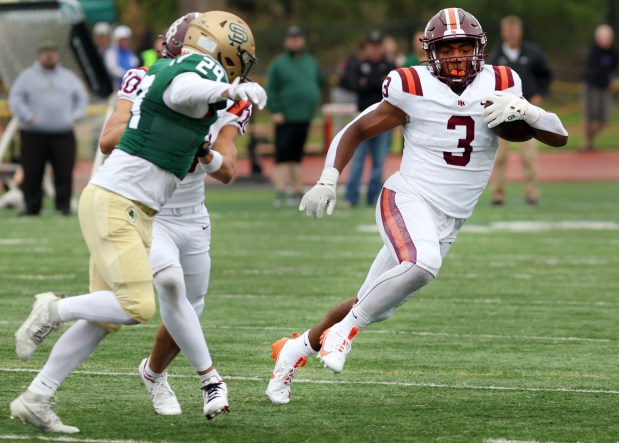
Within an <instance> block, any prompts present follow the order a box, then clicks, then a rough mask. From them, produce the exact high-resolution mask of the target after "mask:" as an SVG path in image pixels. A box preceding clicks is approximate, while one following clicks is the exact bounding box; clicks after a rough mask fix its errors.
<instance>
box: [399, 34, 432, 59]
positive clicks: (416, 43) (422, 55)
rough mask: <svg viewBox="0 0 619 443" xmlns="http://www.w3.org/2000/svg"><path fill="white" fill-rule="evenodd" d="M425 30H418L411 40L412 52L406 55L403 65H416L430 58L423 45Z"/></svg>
mask: <svg viewBox="0 0 619 443" xmlns="http://www.w3.org/2000/svg"><path fill="white" fill-rule="evenodd" d="M422 38H423V31H417V32H415V34H414V35H413V38H412V40H411V47H412V52H411V53H410V54H408V55H407V56H406V59H405V60H404V65H403V66H407V67H408V66H416V65H420V64H422V63H425V62H426V61H427V60H428V57H427V55H426V51H424V50H423V48H422V47H421V39H422Z"/></svg>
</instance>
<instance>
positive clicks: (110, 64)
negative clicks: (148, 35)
mask: <svg viewBox="0 0 619 443" xmlns="http://www.w3.org/2000/svg"><path fill="white" fill-rule="evenodd" d="M132 35H133V33H132V32H131V29H130V28H129V27H128V26H125V25H120V26H118V27H117V28H116V29H114V32H113V33H112V46H111V47H109V48H108V50H107V51H105V56H104V62H105V67H106V68H107V70H108V72H109V73H110V76H111V77H112V81H113V82H114V85H115V86H116V87H120V83H121V80H122V78H123V76H124V75H125V72H127V71H128V70H129V69H131V68H135V67H137V66H138V65H139V63H140V60H139V59H138V56H137V55H135V53H134V52H133V50H132V49H131V36H132Z"/></svg>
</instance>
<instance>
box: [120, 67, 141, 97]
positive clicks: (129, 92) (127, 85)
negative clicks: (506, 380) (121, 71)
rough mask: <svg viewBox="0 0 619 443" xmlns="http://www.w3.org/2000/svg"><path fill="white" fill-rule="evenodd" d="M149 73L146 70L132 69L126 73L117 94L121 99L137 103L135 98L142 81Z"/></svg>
mask: <svg viewBox="0 0 619 443" xmlns="http://www.w3.org/2000/svg"><path fill="white" fill-rule="evenodd" d="M147 73H148V69H146V68H132V69H129V70H128V71H127V72H125V75H123V78H122V80H121V83H120V88H118V93H117V94H116V95H117V97H118V98H119V99H123V100H129V101H131V102H132V101H135V96H136V94H137V92H138V88H139V86H140V83H142V79H143V78H144V76H146V74H147Z"/></svg>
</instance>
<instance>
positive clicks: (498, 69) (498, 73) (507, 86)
mask: <svg viewBox="0 0 619 443" xmlns="http://www.w3.org/2000/svg"><path fill="white" fill-rule="evenodd" d="M492 70H493V71H494V90H495V91H505V92H509V93H511V94H514V95H516V96H518V97H522V80H520V76H519V75H518V73H517V72H516V71H514V70H513V69H512V68H510V67H509V66H492Z"/></svg>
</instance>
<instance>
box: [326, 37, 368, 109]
mask: <svg viewBox="0 0 619 443" xmlns="http://www.w3.org/2000/svg"><path fill="white" fill-rule="evenodd" d="M364 46H365V40H363V39H362V40H360V41H359V42H358V46H357V51H356V52H355V53H353V54H351V55H350V56H348V57H347V58H345V59H342V60H340V61H339V62H338V64H337V68H336V72H337V74H336V75H337V81H336V86H335V87H334V88H333V89H332V91H331V100H332V101H333V102H334V103H353V104H356V103H357V93H356V92H355V91H354V88H353V87H352V86H351V85H349V84H348V83H347V81H348V79H350V78H351V77H352V76H351V75H350V74H349V73H350V72H353V71H355V70H356V69H357V65H358V64H359V63H360V62H361V60H363V59H364V58H365V57H364V55H363V47H364Z"/></svg>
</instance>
